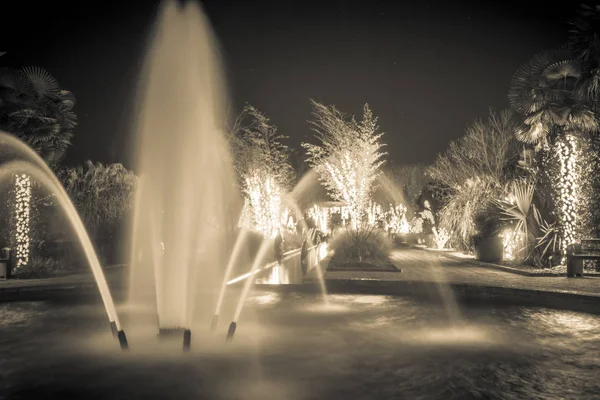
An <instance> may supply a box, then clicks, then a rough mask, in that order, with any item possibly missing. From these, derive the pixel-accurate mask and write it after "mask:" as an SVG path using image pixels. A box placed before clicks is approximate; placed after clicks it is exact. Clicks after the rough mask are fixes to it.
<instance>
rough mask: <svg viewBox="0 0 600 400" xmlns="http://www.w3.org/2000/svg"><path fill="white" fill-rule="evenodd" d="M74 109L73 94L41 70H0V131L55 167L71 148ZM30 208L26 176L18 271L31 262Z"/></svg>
mask: <svg viewBox="0 0 600 400" xmlns="http://www.w3.org/2000/svg"><path fill="white" fill-rule="evenodd" d="M74 105H75V97H74V96H73V94H72V93H71V92H69V91H67V90H61V89H60V87H59V85H58V82H57V81H56V79H54V78H53V77H52V76H51V75H50V74H49V73H48V72H47V71H45V70H43V69H41V68H38V67H25V68H22V69H20V70H13V69H8V68H2V69H0V130H4V131H6V132H9V133H12V134H13V135H15V136H17V137H18V138H19V139H21V140H23V141H24V142H25V143H27V144H28V145H29V146H30V147H31V148H32V149H33V150H35V151H36V152H37V153H38V154H40V156H41V157H42V158H43V159H44V160H45V161H46V162H47V163H48V165H50V166H51V167H56V166H57V165H58V163H59V162H60V160H61V159H62V158H63V157H64V155H65V153H66V150H67V148H68V147H69V145H70V144H71V138H72V136H73V129H74V128H75V126H76V125H77V122H76V121H77V117H76V116H75V113H74V112H73V106H74ZM30 208H31V180H30V178H29V177H28V176H26V175H23V176H21V177H19V178H16V179H15V213H16V215H15V220H16V229H15V231H16V232H17V234H15V243H14V244H15V247H16V268H19V267H21V266H24V265H26V264H28V262H29V244H30V243H29V237H30V227H29V224H30V216H29V210H30ZM19 210H20V211H19Z"/></svg>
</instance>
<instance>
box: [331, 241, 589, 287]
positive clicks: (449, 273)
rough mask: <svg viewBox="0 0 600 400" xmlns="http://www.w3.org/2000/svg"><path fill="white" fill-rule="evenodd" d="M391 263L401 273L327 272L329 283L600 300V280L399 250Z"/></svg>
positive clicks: (404, 249) (423, 252)
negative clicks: (453, 287)
mask: <svg viewBox="0 0 600 400" xmlns="http://www.w3.org/2000/svg"><path fill="white" fill-rule="evenodd" d="M391 261H392V262H393V263H394V265H396V266H397V267H399V268H400V269H402V273H397V272H368V271H339V272H330V271H327V272H326V273H325V279H327V280H353V279H366V280H379V281H413V282H442V283H451V284H464V285H477V286H494V287H502V288H512V289H525V290H539V291H551V292H561V293H574V294H582V295H586V296H597V297H600V277H584V278H567V277H532V276H521V275H516V274H512V273H509V272H504V271H499V270H496V269H492V268H486V267H484V266H482V265H480V264H478V263H476V262H473V261H470V260H468V259H467V260H458V259H455V258H450V257H446V256H444V255H443V253H436V252H431V251H426V250H418V249H412V248H397V249H395V250H394V251H393V252H392V256H391Z"/></svg>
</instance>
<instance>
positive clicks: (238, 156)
mask: <svg viewBox="0 0 600 400" xmlns="http://www.w3.org/2000/svg"><path fill="white" fill-rule="evenodd" d="M238 121H242V122H240V123H239V124H237V126H238V128H237V129H236V130H235V131H234V132H232V136H231V139H232V148H233V152H234V154H235V160H236V169H237V172H238V175H239V177H240V183H241V187H242V191H243V192H244V197H245V202H244V209H243V210H242V215H241V216H240V221H239V222H238V224H240V225H243V226H245V227H247V228H250V229H252V230H255V231H258V232H260V233H262V234H263V235H264V236H265V237H268V238H274V237H275V236H277V232H278V231H279V228H280V226H281V225H285V224H286V223H287V221H285V222H283V224H282V220H283V219H284V216H285V215H286V210H285V209H284V208H283V207H282V198H283V196H284V194H285V193H286V192H287V189H288V188H289V186H290V183H291V181H292V177H293V170H292V167H291V165H290V163H289V149H288V147H287V146H286V145H285V144H283V142H282V141H283V139H286V138H287V137H286V136H283V135H281V134H279V132H278V131H277V128H276V127H275V126H274V125H272V124H271V123H270V121H269V119H268V118H267V117H266V116H265V115H264V114H262V113H261V112H260V111H258V110H257V109H256V108H254V107H252V106H251V105H246V107H245V108H244V111H243V112H242V115H241V117H240V118H238ZM244 121H245V122H244ZM244 123H245V124H244Z"/></svg>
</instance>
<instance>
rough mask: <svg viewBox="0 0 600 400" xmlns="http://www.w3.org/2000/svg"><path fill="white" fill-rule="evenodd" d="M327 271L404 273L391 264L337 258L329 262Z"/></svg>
mask: <svg viewBox="0 0 600 400" xmlns="http://www.w3.org/2000/svg"><path fill="white" fill-rule="evenodd" d="M327 271H331V272H335V271H372V272H377V271H380V272H402V270H401V269H400V268H398V267H396V266H395V265H394V264H392V263H391V262H389V261H388V262H381V261H375V262H372V261H358V260H344V261H342V260H340V261H338V260H335V256H334V257H333V258H332V260H331V261H330V262H329V265H328V266H327Z"/></svg>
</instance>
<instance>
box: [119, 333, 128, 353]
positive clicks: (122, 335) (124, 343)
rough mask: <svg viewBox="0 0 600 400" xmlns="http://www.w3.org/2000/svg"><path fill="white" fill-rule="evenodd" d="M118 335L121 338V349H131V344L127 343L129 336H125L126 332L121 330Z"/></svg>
mask: <svg viewBox="0 0 600 400" xmlns="http://www.w3.org/2000/svg"><path fill="white" fill-rule="evenodd" d="M117 337H118V338H119V344H120V345H121V350H127V349H129V344H128V343H127V336H125V332H123V331H122V330H120V331H119V332H117Z"/></svg>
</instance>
